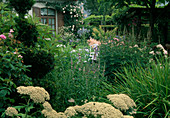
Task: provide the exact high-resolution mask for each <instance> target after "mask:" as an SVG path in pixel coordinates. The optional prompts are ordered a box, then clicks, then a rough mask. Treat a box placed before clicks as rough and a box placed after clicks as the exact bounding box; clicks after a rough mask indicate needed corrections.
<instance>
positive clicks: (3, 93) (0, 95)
mask: <svg viewBox="0 0 170 118" xmlns="http://www.w3.org/2000/svg"><path fill="white" fill-rule="evenodd" d="M7 93H8V90H1V91H0V97H5V96H6V94H7Z"/></svg>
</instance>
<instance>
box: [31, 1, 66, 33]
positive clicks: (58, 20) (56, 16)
mask: <svg viewBox="0 0 170 118" xmlns="http://www.w3.org/2000/svg"><path fill="white" fill-rule="evenodd" d="M33 7H36V8H52V9H55V8H54V7H47V6H46V4H45V3H35V4H34V5H33ZM55 13H56V14H55V18H56V21H55V22H56V33H58V27H60V26H61V25H59V24H60V23H61V22H62V21H61V19H62V18H60V17H62V15H61V13H58V11H57V10H56V11H55ZM28 14H29V15H31V16H33V8H31V10H30V11H29V12H28ZM59 22H60V23H59ZM63 23H64V20H63ZM63 25H64V24H63Z"/></svg>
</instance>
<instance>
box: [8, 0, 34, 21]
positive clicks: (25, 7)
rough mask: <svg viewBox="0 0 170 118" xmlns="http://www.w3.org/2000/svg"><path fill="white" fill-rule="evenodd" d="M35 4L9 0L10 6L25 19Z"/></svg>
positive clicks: (26, 1)
mask: <svg viewBox="0 0 170 118" xmlns="http://www.w3.org/2000/svg"><path fill="white" fill-rule="evenodd" d="M23 3H24V4H23ZM34 3H35V1H34V0H22V1H21V0H9V5H10V6H11V7H13V8H15V10H16V12H17V13H18V14H19V16H20V17H21V18H24V15H25V14H26V13H28V11H29V10H30V9H31V7H32V6H33V5H34Z"/></svg>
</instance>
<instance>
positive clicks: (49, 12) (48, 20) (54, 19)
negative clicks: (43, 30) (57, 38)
mask: <svg viewBox="0 0 170 118" xmlns="http://www.w3.org/2000/svg"><path fill="white" fill-rule="evenodd" d="M35 1H36V3H35V4H34V5H33V7H32V9H31V10H30V11H29V14H30V15H32V16H33V13H35V15H36V16H37V17H40V19H41V23H43V24H48V25H49V26H50V27H51V28H52V29H53V31H54V32H56V33H58V29H59V27H61V26H63V25H64V14H63V13H62V11H57V10H56V9H55V7H53V6H47V1H48V2H50V3H54V4H55V3H61V4H62V3H63V2H67V1H69V2H70V1H71V2H72V1H73V2H74V1H77V0H35Z"/></svg>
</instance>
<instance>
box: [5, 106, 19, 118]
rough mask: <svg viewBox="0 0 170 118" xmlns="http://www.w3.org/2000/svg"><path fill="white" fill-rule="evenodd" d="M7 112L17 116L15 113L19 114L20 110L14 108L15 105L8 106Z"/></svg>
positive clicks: (9, 114) (8, 114)
mask: <svg viewBox="0 0 170 118" xmlns="http://www.w3.org/2000/svg"><path fill="white" fill-rule="evenodd" d="M5 114H6V115H7V116H11V117H13V116H15V115H17V114H18V111H17V110H16V109H15V108H13V107H8V108H7V109H6V110H5Z"/></svg>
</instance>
